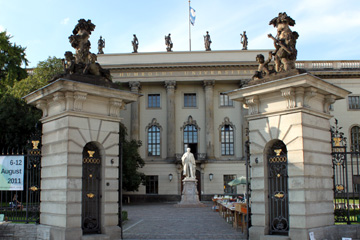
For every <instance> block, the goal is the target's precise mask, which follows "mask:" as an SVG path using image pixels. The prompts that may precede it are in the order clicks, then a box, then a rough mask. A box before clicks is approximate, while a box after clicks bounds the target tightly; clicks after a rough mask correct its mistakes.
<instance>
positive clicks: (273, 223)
mask: <svg viewBox="0 0 360 240" xmlns="http://www.w3.org/2000/svg"><path fill="white" fill-rule="evenodd" d="M287 169H288V167H287V150H286V146H285V144H284V143H283V142H282V141H276V142H275V143H274V144H273V145H272V147H271V148H270V150H269V152H268V184H269V224H270V226H269V233H270V234H277V235H287V234H288V232H289V200H288V171H287Z"/></svg>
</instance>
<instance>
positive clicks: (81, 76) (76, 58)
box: [50, 19, 115, 87]
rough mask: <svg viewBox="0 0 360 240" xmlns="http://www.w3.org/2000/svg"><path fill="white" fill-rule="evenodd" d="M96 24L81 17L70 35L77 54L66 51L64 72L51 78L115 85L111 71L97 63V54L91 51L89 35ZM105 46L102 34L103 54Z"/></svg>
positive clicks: (99, 45) (99, 46)
mask: <svg viewBox="0 0 360 240" xmlns="http://www.w3.org/2000/svg"><path fill="white" fill-rule="evenodd" d="M94 29H95V25H94V24H93V23H92V22H91V20H87V21H86V20H85V19H80V20H79V21H78V23H77V24H76V26H75V28H74V30H73V32H72V33H73V34H72V35H71V36H70V37H69V41H70V43H71V46H72V47H73V48H75V52H76V53H75V54H73V53H72V52H70V51H67V52H65V59H63V60H62V62H63V66H64V73H62V74H58V75H56V76H54V77H53V79H51V80H50V82H52V81H55V80H56V79H58V78H67V79H70V80H74V81H81V82H88V83H93V84H98V85H103V86H109V87H115V84H113V83H112V81H111V75H110V71H109V70H106V69H103V68H102V67H101V66H100V64H99V63H97V62H96V61H97V56H96V54H93V53H91V52H90V46H91V44H90V41H89V37H90V35H91V32H92V31H94ZM103 47H105V39H104V40H103V39H102V37H101V36H100V40H99V41H98V49H99V54H103V53H104V52H103V51H102V48H103Z"/></svg>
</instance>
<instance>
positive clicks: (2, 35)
mask: <svg viewBox="0 0 360 240" xmlns="http://www.w3.org/2000/svg"><path fill="white" fill-rule="evenodd" d="M10 39H11V36H10V35H7V33H6V31H4V32H0V94H3V93H4V91H5V90H6V89H7V87H8V86H10V87H12V86H13V85H14V83H15V82H16V81H20V80H21V79H24V78H26V76H27V73H26V70H25V69H23V68H22V67H21V65H22V64H24V65H25V66H27V64H28V60H27V59H26V57H25V56H26V54H25V50H26V48H23V47H21V46H18V45H16V44H15V43H11V42H10Z"/></svg>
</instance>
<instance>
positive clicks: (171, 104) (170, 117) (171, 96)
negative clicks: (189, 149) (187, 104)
mask: <svg viewBox="0 0 360 240" xmlns="http://www.w3.org/2000/svg"><path fill="white" fill-rule="evenodd" d="M165 87H166V117H167V131H166V132H167V152H166V154H167V158H168V159H175V145H176V143H175V87H176V81H165Z"/></svg>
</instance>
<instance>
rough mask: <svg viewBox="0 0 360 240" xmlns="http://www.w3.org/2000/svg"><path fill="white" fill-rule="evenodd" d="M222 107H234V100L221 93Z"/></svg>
mask: <svg viewBox="0 0 360 240" xmlns="http://www.w3.org/2000/svg"><path fill="white" fill-rule="evenodd" d="M220 106H221V107H232V106H234V102H233V100H231V99H230V98H229V96H228V95H226V94H224V93H220Z"/></svg>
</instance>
